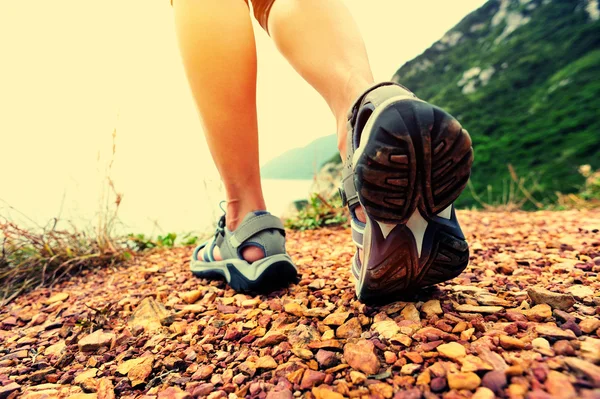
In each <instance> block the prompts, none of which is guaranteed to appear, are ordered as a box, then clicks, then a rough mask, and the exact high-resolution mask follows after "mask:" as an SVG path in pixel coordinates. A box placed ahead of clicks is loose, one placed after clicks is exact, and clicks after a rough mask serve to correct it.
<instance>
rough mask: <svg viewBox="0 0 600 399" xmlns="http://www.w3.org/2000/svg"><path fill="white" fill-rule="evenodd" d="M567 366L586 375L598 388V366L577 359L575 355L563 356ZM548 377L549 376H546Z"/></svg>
mask: <svg viewBox="0 0 600 399" xmlns="http://www.w3.org/2000/svg"><path fill="white" fill-rule="evenodd" d="M565 363H566V364H567V366H569V367H570V368H572V369H573V370H575V371H577V372H578V373H580V374H583V375H584V376H586V377H587V378H588V379H589V380H590V381H591V382H592V384H594V387H596V388H600V367H599V366H596V365H595V364H592V363H590V362H588V361H586V360H583V359H578V358H576V357H567V358H565ZM548 378H550V376H548Z"/></svg>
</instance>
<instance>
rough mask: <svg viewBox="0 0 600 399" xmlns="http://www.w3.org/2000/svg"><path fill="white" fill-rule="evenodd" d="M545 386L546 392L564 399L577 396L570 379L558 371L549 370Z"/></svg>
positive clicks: (571, 398)
mask: <svg viewBox="0 0 600 399" xmlns="http://www.w3.org/2000/svg"><path fill="white" fill-rule="evenodd" d="M545 386H546V390H547V391H548V393H549V394H550V395H552V396H553V397H556V398H564V399H573V398H575V397H577V392H576V391H575V388H574V387H573V384H571V381H569V377H567V376H566V375H564V374H562V373H559V372H558V371H555V370H550V372H549V373H548V378H546V383H545Z"/></svg>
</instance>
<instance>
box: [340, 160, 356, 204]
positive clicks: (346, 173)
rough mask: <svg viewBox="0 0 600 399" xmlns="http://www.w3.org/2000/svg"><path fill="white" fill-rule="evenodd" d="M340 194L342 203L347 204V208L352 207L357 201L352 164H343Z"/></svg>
mask: <svg viewBox="0 0 600 399" xmlns="http://www.w3.org/2000/svg"><path fill="white" fill-rule="evenodd" d="M342 192H343V194H342ZM340 194H341V196H342V201H343V204H344V205H348V207H349V208H352V207H353V206H354V205H355V204H357V203H358V194H357V193H356V187H355V186H354V172H353V171H352V165H349V164H348V165H344V169H343V170H342V187H341V189H340Z"/></svg>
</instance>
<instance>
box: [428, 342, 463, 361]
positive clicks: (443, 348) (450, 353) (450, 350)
mask: <svg viewBox="0 0 600 399" xmlns="http://www.w3.org/2000/svg"><path fill="white" fill-rule="evenodd" d="M436 349H437V351H438V352H439V353H440V355H442V356H444V357H447V358H449V359H452V360H457V359H460V358H461V357H465V356H466V355H467V351H466V350H465V347H464V346H462V345H461V344H459V343H456V342H450V343H448V344H443V345H440V346H438V347H437V348H436Z"/></svg>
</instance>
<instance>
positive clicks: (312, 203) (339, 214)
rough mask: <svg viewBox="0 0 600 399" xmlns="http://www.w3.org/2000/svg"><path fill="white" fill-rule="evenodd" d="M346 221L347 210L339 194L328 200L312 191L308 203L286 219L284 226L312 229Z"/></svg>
mask: <svg viewBox="0 0 600 399" xmlns="http://www.w3.org/2000/svg"><path fill="white" fill-rule="evenodd" d="M347 222H348V214H347V210H346V208H345V207H344V206H342V200H341V198H340V197H339V195H336V196H334V197H333V198H332V199H330V200H329V201H328V200H326V199H325V198H323V197H322V196H321V195H319V194H317V193H313V194H312V195H311V196H310V198H309V201H308V204H307V205H306V206H305V207H304V208H303V209H301V210H300V211H299V212H298V214H297V215H296V216H295V217H293V218H290V219H288V220H286V222H285V226H286V227H287V228H290V229H294V230H312V229H318V228H321V227H328V226H340V225H345V224H347Z"/></svg>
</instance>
